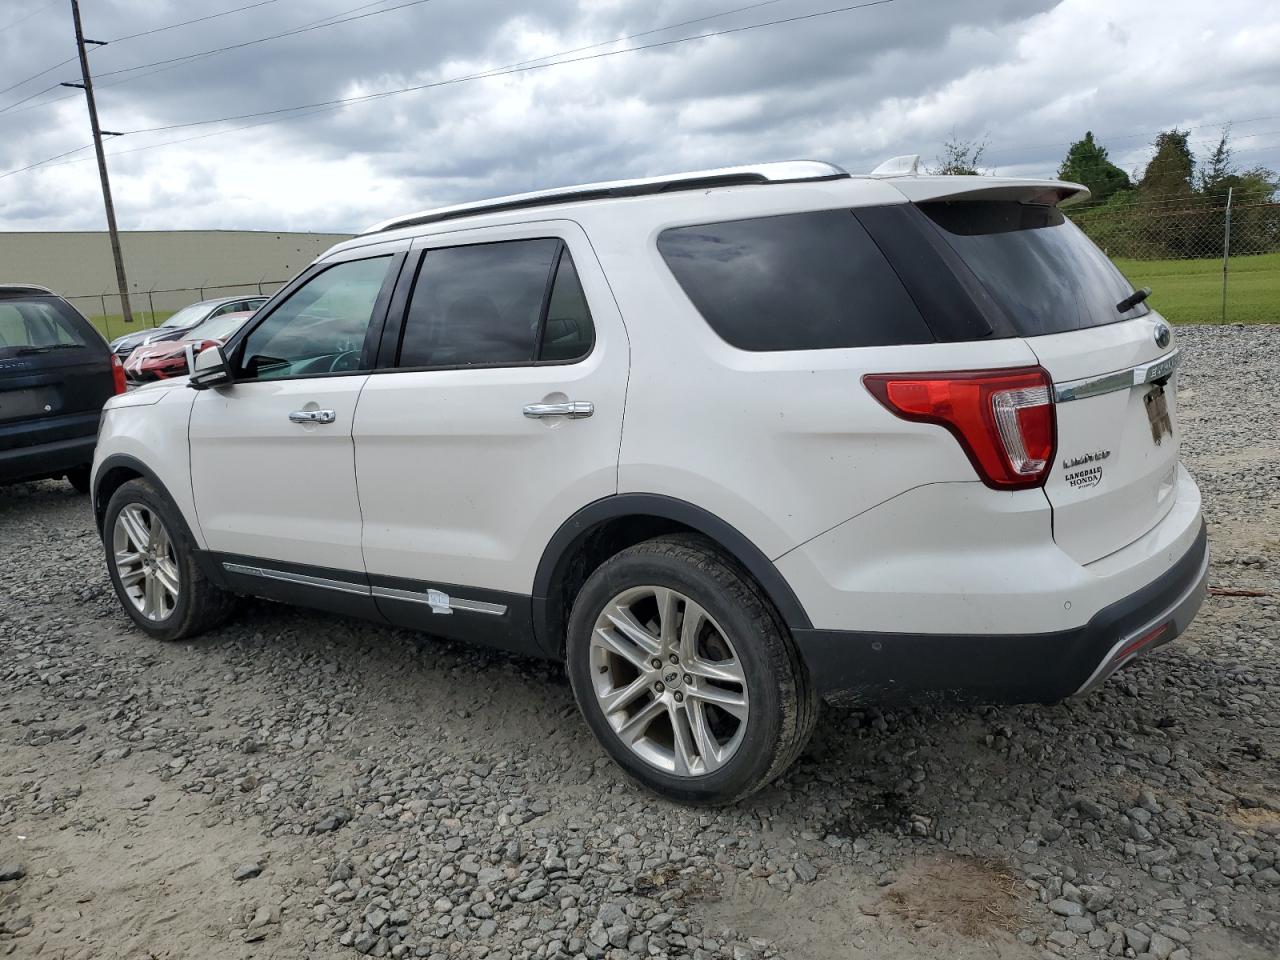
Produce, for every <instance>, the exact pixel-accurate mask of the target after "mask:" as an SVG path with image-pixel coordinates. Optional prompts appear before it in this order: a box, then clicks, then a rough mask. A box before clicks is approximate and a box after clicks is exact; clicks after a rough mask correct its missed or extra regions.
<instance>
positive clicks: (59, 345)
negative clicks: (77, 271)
mask: <svg viewBox="0 0 1280 960" xmlns="http://www.w3.org/2000/svg"><path fill="white" fill-rule="evenodd" d="M124 389H125V380H124V368H123V367H122V366H121V365H120V361H119V359H117V358H116V357H114V356H112V354H111V349H110V348H109V347H108V346H107V342H106V340H104V339H103V338H102V336H101V334H99V333H98V331H97V330H95V329H94V328H93V327H92V326H91V325H90V324H89V321H87V320H86V319H85V318H84V317H82V316H81V315H80V314H79V313H78V312H77V311H76V309H75V308H74V307H72V306H71V304H69V303H67V301H65V300H63V299H62V298H61V297H59V296H55V295H54V294H53V293H52V292H51V291H49V290H47V289H45V288H44V287H37V286H33V285H31V284H0V484H3V483H13V482H16V481H19V480H43V479H48V478H52V477H66V478H67V479H68V480H69V481H71V485H72V486H73V487H75V488H76V489H77V490H79V491H80V492H81V493H87V492H88V490H89V466H90V464H91V463H92V462H93V448H94V445H95V444H96V443H97V439H98V418H99V415H100V413H101V411H102V405H103V404H104V403H106V402H107V399H108V398H109V397H112V396H114V395H115V394H117V393H123V392H124Z"/></svg>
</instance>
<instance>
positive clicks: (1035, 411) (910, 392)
mask: <svg viewBox="0 0 1280 960" xmlns="http://www.w3.org/2000/svg"><path fill="white" fill-rule="evenodd" d="M862 382H863V383H864V384H865V385H866V388H867V389H868V390H869V391H871V395H872V396H874V397H875V398H876V399H877V400H879V401H880V403H882V404H883V405H884V406H885V407H886V408H887V409H888V410H889V411H890V412H891V413H893V414H894V415H895V416H898V417H901V418H902V419H903V420H913V421H916V422H918V423H936V424H938V425H939V426H941V427H945V428H946V429H947V430H949V431H951V433H952V435H953V436H954V437H955V438H956V440H958V441H959V442H960V446H961V448H963V450H964V452H965V454H966V455H968V457H969V461H970V462H971V463H972V464H973V466H974V469H975V470H977V471H978V476H979V477H981V478H982V482H983V483H985V484H986V485H987V486H989V487H993V488H994V489H996V490H1022V489H1026V488H1028V487H1039V486H1042V485H1043V484H1044V482H1045V479H1046V478H1047V477H1048V475H1049V470H1050V468H1051V467H1052V465H1053V452H1054V447H1055V445H1056V443H1057V418H1056V417H1055V414H1054V407H1053V401H1052V397H1051V393H1050V387H1051V386H1052V380H1051V379H1050V377H1049V374H1048V372H1047V371H1046V370H1044V369H1043V368H1042V367H1019V368H1016V369H1009V370H974V371H961V372H957V373H886V374H868V375H867V376H864V377H863V378H862Z"/></svg>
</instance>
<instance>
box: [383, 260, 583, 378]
mask: <svg viewBox="0 0 1280 960" xmlns="http://www.w3.org/2000/svg"><path fill="white" fill-rule="evenodd" d="M593 342H594V333H593V328H592V325H591V314H590V311H589V310H588V309H587V302H586V297H585V295H584V294H583V292H582V285H581V283H580V282H579V281H578V274H577V270H576V268H575V267H574V264H573V258H572V257H571V256H570V255H569V251H568V249H567V248H566V247H565V246H564V244H563V243H562V242H561V241H559V240H557V239H553V238H547V239H537V240H510V241H505V242H501V243H484V244H476V245H472V246H461V247H441V248H438V249H435V250H429V251H427V253H426V255H425V256H424V257H423V259H422V266H421V267H420V269H419V270H418V276H417V279H416V280H415V282H414V286H413V295H412V297H411V299H410V301H409V313H408V316H407V317H406V319H405V329H404V335H403V338H402V340H401V343H400V357H399V365H400V366H401V367H466V366H514V365H519V364H527V363H533V362H536V361H561V362H563V361H570V360H576V359H578V358H580V357H583V356H586V354H587V353H589V352H590V351H591V345H592V343H593Z"/></svg>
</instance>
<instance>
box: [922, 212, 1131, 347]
mask: <svg viewBox="0 0 1280 960" xmlns="http://www.w3.org/2000/svg"><path fill="white" fill-rule="evenodd" d="M919 206H920V209H921V210H922V211H923V212H924V213H925V215H926V216H927V217H928V218H929V219H930V220H931V221H932V222H933V224H934V225H935V226H936V227H937V229H938V230H939V231H940V232H941V234H942V236H943V237H944V238H945V240H946V242H947V243H948V245H949V246H950V247H951V248H952V249H953V250H954V251H955V252H956V254H957V255H958V256H959V257H960V259H961V260H963V261H964V264H965V266H967V267H968V268H969V270H970V271H972V273H973V275H974V276H975V277H976V278H977V279H978V281H979V282H980V283H981V284H982V285H983V287H985V288H986V291H987V292H988V293H989V294H990V296H991V298H992V299H993V300H994V301H995V302H996V304H997V305H998V306H999V308H1000V309H1001V311H1002V312H1003V313H1004V315H1005V318H1006V319H1007V321H1008V323H1009V325H1010V326H1011V327H1012V332H1013V333H1014V335H1015V336H1021V337H1035V336H1042V335H1045V334H1050V333H1065V332H1068V331H1071V330H1082V329H1085V328H1087V327H1097V326H1102V325H1104V324H1108V323H1115V322H1117V321H1119V320H1130V319H1133V318H1135V317H1141V316H1143V315H1144V314H1146V313H1148V312H1149V308H1148V307H1147V306H1146V304H1138V305H1137V306H1136V307H1133V308H1132V309H1130V310H1128V311H1126V312H1124V313H1120V312H1119V311H1118V310H1116V304H1117V303H1119V302H1120V301H1121V300H1123V299H1124V298H1125V297H1127V296H1129V294H1131V293H1133V286H1132V284H1130V283H1129V281H1128V280H1126V279H1125V278H1124V275H1123V274H1122V273H1120V271H1119V270H1118V269H1117V268H1116V266H1115V264H1113V263H1112V262H1111V261H1110V260H1108V259H1107V255H1106V254H1104V253H1103V252H1102V251H1101V250H1099V249H1098V248H1097V246H1095V245H1094V243H1093V241H1092V240H1090V239H1089V238H1088V237H1087V236H1085V235H1084V233H1083V232H1082V231H1081V230H1080V228H1079V227H1077V226H1076V225H1075V224H1073V223H1072V222H1071V221H1070V220H1068V219H1067V218H1066V216H1065V215H1064V214H1063V213H1062V211H1061V210H1059V209H1058V208H1057V207H1053V206H1048V205H1045V204H1032V203H1019V202H1017V201H1004V200H998V201H990V200H958V201H951V202H931V203H922V204H920V205H919Z"/></svg>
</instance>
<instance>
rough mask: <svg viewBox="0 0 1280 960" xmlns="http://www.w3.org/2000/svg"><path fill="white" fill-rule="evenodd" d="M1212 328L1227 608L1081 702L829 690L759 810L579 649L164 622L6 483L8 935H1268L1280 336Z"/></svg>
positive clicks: (1206, 378)
mask: <svg viewBox="0 0 1280 960" xmlns="http://www.w3.org/2000/svg"><path fill="white" fill-rule="evenodd" d="M1277 335H1278V334H1277V332H1276V331H1275V330H1274V329H1273V328H1267V327H1254V328H1249V329H1244V328H1239V329H1237V328H1228V329H1225V330H1221V329H1213V328H1184V329H1183V330H1181V331H1180V336H1181V338H1182V342H1183V344H1184V346H1185V347H1186V348H1187V352H1188V360H1189V362H1188V364H1187V366H1186V368H1185V371H1186V372H1185V374H1184V376H1183V379H1182V392H1181V394H1180V405H1181V410H1182V418H1183V423H1184V425H1185V436H1186V444H1185V457H1186V460H1187V462H1188V464H1189V465H1190V466H1191V468H1192V469H1193V471H1194V472H1195V473H1196V474H1197V475H1198V477H1199V480H1200V482H1201V485H1202V488H1203V490H1204V493H1205V502H1206V512H1207V514H1208V518H1209V521H1210V525H1211V537H1212V543H1213V550H1214V557H1213V567H1212V571H1211V583H1212V584H1213V585H1214V586H1216V587H1223V588H1232V589H1237V590H1247V591H1253V592H1256V593H1259V594H1260V595H1258V596H1253V595H1249V596H1227V595H1220V596H1213V597H1211V598H1210V599H1209V600H1208V601H1207V603H1206V605H1205V607H1204V609H1203V611H1202V612H1201V615H1200V618H1199V619H1198V620H1197V621H1196V623H1195V624H1194V626H1193V627H1192V628H1191V630H1190V631H1189V633H1188V634H1187V635H1186V636H1184V637H1183V638H1182V639H1181V640H1179V641H1178V642H1177V643H1176V644H1174V645H1173V646H1172V647H1170V648H1166V650H1164V651H1162V652H1160V653H1158V654H1156V655H1155V656H1153V657H1152V658H1150V659H1149V660H1146V661H1144V662H1141V663H1139V664H1137V665H1135V666H1134V667H1132V668H1130V669H1129V670H1127V671H1125V672H1124V673H1123V674H1121V675H1120V676H1118V677H1115V678H1113V679H1112V680H1111V681H1110V682H1109V683H1107V684H1106V685H1105V687H1104V688H1103V689H1102V690H1101V691H1099V692H1098V693H1096V694H1095V695H1093V696H1091V697H1089V698H1087V699H1084V700H1081V701H1075V702H1069V703H1065V704H1062V705H1059V706H1054V707H1021V708H1001V709H992V708H950V709H938V708H922V709H911V710H897V711H885V712H881V711H875V710H869V711H847V710H834V709H833V710H828V711H827V712H826V713H825V714H824V717H823V719H822V721H821V723H820V725H819V730H818V734H817V736H816V738H815V740H814V743H813V746H812V747H811V748H810V750H809V751H808V752H807V753H806V755H805V756H804V758H803V759H802V760H801V761H800V763H799V764H798V765H797V766H796V767H795V769H794V770H793V771H792V772H791V773H790V774H789V775H788V776H786V777H785V778H784V779H783V780H782V781H780V782H779V783H777V784H776V785H775V786H774V787H772V788H770V789H768V790H766V791H765V792H763V793H761V794H760V795H758V796H756V797H754V798H753V799H751V800H750V801H748V802H746V803H743V804H741V805H740V806H738V807H735V808H732V809H728V810H722V811H713V812H704V811H694V810H688V809H683V808H680V807H677V806H673V805H670V804H667V803H665V802H662V801H659V800H656V799H654V798H653V797H651V796H648V795H646V794H644V793H642V792H640V791H639V790H637V789H636V788H634V787H632V786H631V785H629V784H628V783H627V782H625V781H624V779H623V778H622V777H621V776H620V774H619V773H618V771H617V770H616V769H615V767H614V766H613V765H612V764H611V763H610V762H609V761H607V759H606V758H605V756H604V754H603V752H602V751H601V750H600V748H599V747H597V746H596V744H595V743H594V742H593V741H592V740H591V738H590V736H589V735H588V733H587V730H586V728H585V726H584V724H583V723H582V722H581V721H580V720H579V718H578V716H577V715H576V712H575V709H574V707H573V702H572V697H571V695H570V692H569V688H568V685H567V683H566V682H565V679H564V676H563V673H562V671H561V670H560V669H559V668H556V667H553V666H550V665H546V664H540V663H534V662H527V661H520V660H515V659H510V658H507V657H504V656H501V655H497V654H491V653H486V652H481V651H475V650H470V649H467V648H464V647H462V646H457V645H452V644H448V643H444V642H439V641H434V640H430V639H427V638H424V637H420V636H416V635H413V634H409V633H406V632H401V631H395V630H389V629H382V628H378V627H374V626H369V625H365V624H361V623H355V622H348V621H345V620H341V619H337V618H334V617H330V616H325V615H321V614H316V613H309V612H303V611H296V610H290V609H287V608H284V607H280V606H276V605H272V604H267V603H261V602H258V603H252V604H247V605H246V609H245V610H244V612H243V614H242V615H240V616H239V617H238V618H237V619H236V620H235V621H233V622H232V624H231V625H229V626H227V627H226V628H224V629H222V630H221V631H219V632H217V633H216V634H214V635H212V636H210V637H208V638H205V639H203V640H201V641H199V642H196V643H192V644H177V645H162V644H157V643H154V642H151V641H148V640H146V639H144V638H143V637H141V636H140V635H139V634H137V633H135V632H134V631H132V630H131V629H130V628H129V626H128V624H127V621H126V619H125V617H124V616H123V614H122V613H121V612H120V611H119V609H118V607H117V604H116V600H115V597H114V596H113V594H112V592H111V589H110V587H109V585H108V582H107V579H106V576H105V573H104V570H103V564H102V559H101V550H100V546H99V543H98V539H97V536H96V535H95V533H94V531H93V527H92V522H91V519H90V515H89V509H88V504H87V501H86V500H85V499H83V498H79V497H76V496H74V495H73V494H72V493H71V491H70V488H69V487H68V486H67V485H65V484H61V483H43V484H32V485H26V486H20V487H14V488H10V489H7V490H3V491H0V597H2V598H3V599H2V600H0V691H3V693H2V700H0V956H5V955H13V956H24V957H25V956H37V955H38V956H40V957H45V958H70V957H82V958H106V957H129V958H135V957H138V958H172V957H238V956H244V957H261V958H266V957H314V958H330V957H341V958H352V957H353V955H354V954H367V955H371V956H393V957H404V956H410V957H428V956H429V957H439V958H443V957H458V958H486V957H487V958H490V960H507V958H518V957H548V958H560V957H574V958H577V957H588V958H600V957H605V958H608V960H625V958H633V957H635V958H639V957H649V956H655V957H665V956H672V957H692V958H698V960H704V958H720V957H732V958H734V960H744V958H754V957H775V956H781V957H794V958H813V960H824V958H832V960H834V958H841V960H845V958H858V957H868V958H885V960H898V958H908V957H911V958H918V957H939V958H942V957H945V958H948V960H952V958H959V960H965V958H973V960H978V958H983V960H986V958H1022V957H1032V958H1034V957H1058V956H1062V957H1070V958H1078V957H1106V956H1112V957H1118V956H1124V957H1135V956H1137V957H1142V958H1144V960H1146V958H1148V957H1155V958H1159V960H1166V958H1171V960H1187V958H1191V957H1194V958H1197V960H1203V958H1211V957H1222V958H1232V960H1252V958H1258V960H1261V958H1270V960H1274V958H1275V957H1276V956H1277V955H1278V951H1280V668H1278V667H1277V654H1278V653H1280V625H1278V624H1277V617H1276V615H1277V612H1278V611H1277V600H1276V597H1277V596H1280V493H1278V492H1277V490H1278V488H1277V481H1278V479H1280V426H1278V425H1280V399H1278V394H1277V390H1276V386H1275V374H1276V371H1277V370H1280V346H1278V345H1277V339H1276V337H1277Z"/></svg>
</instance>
